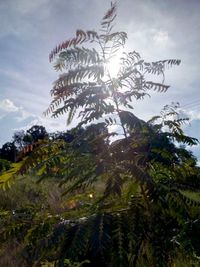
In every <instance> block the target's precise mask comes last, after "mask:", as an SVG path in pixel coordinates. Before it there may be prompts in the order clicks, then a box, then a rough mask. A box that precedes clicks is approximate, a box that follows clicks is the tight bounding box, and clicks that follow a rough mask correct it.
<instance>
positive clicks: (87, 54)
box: [54, 47, 101, 70]
mask: <svg viewBox="0 0 200 267" xmlns="http://www.w3.org/2000/svg"><path fill="white" fill-rule="evenodd" d="M98 63H101V60H100V57H99V54H98V52H97V51H96V50H95V49H94V48H93V49H88V48H84V47H82V48H78V47H75V48H71V49H67V50H66V51H63V52H61V53H60V54H59V56H58V57H57V59H56V62H55V64H54V68H55V70H62V69H64V68H65V69H67V68H72V67H76V66H79V65H88V66H89V65H93V64H94V65H97V64H98Z"/></svg>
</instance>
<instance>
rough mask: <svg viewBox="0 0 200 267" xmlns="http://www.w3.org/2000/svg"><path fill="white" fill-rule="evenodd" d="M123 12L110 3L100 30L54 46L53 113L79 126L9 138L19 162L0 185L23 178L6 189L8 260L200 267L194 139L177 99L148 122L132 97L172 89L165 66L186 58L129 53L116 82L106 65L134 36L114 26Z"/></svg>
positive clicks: (1, 249) (3, 254) (1, 247)
mask: <svg viewBox="0 0 200 267" xmlns="http://www.w3.org/2000/svg"><path fill="white" fill-rule="evenodd" d="M115 18H116V5H115V4H112V5H111V8H110V9H109V10H108V11H107V12H106V14H105V16H104V17H103V19H102V22H101V30H100V32H99V33H98V32H95V31H83V30H77V32H76V36H75V38H72V39H70V40H67V41H65V42H64V43H62V44H60V45H59V46H58V47H56V48H55V49H54V50H53V51H52V52H51V54H50V61H52V60H54V61H55V64H54V67H55V69H56V70H58V71H65V73H62V74H61V75H60V76H59V78H58V79H57V81H55V83H54V87H53V89H52V90H51V94H52V97H53V100H52V102H51V104H50V107H49V108H48V109H47V111H46V114H52V116H54V117H57V116H59V115H60V114H64V113H66V114H67V116H68V117H67V118H68V119H67V121H68V123H71V122H72V121H73V120H75V117H76V115H77V113H78V117H79V123H78V125H77V127H76V128H74V129H71V130H70V131H68V132H66V133H55V134H51V135H50V134H48V133H47V132H46V130H45V129H44V128H42V126H34V127H33V129H32V130H31V131H29V132H27V133H22V134H18V135H15V138H14V140H15V141H13V142H11V143H8V144H7V146H4V149H3V155H5V156H4V158H5V159H7V160H9V159H10V160H11V161H13V162H15V163H13V164H15V165H11V169H10V170H8V171H6V170H4V169H3V173H2V176H0V181H1V187H2V188H3V189H5V188H6V187H7V185H8V187H9V183H10V181H12V182H14V181H16V182H15V184H14V185H13V186H12V187H11V188H10V189H8V190H6V191H3V190H2V191H1V192H0V198H1V203H2V204H1V207H0V221H1V226H0V233H1V238H0V265H2V266H6V265H7V266H11V267H12V266H20V267H21V266H22V267H23V266H24V267H26V266H56V267H63V266H71V267H72V266H74V267H75V266H76V267H78V266H96V267H98V266H101V267H102V266H111V267H115V266H120V267H127V266H132V267H143V266H161V267H165V266H170V267H174V266H176V267H178V266H191V267H192V266H199V264H200V262H199V257H200V238H199V237H200V219H199V206H200V198H199V193H200V168H199V167H198V166H197V160H196V158H195V157H194V156H193V155H192V153H191V152H189V151H188V150H187V149H186V148H185V145H187V146H191V145H196V144H197V143H198V140H197V139H195V138H192V137H189V136H186V135H185V134H184V132H183V130H182V128H181V126H182V124H184V123H185V122H186V121H187V119H185V118H181V117H180V115H179V113H178V107H179V106H178V105H177V104H175V103H173V104H172V105H167V106H165V107H164V108H163V110H162V111H161V113H160V115H158V116H155V117H153V118H152V119H151V120H149V121H147V122H145V121H143V120H141V119H139V118H138V117H136V116H135V115H134V113H132V112H131V110H132V108H133V107H132V105H133V99H136V100H140V99H143V98H144V97H145V96H147V95H149V93H150V92H151V90H155V91H158V92H163V93H164V92H165V91H166V90H167V89H168V88H169V86H168V85H165V84H164V83H163V78H164V71H165V68H166V67H170V66H172V65H179V64H180V60H176V59H168V60H160V61H156V62H145V61H144V60H143V59H142V58H141V56H140V54H139V53H137V52H135V51H134V52H130V53H123V56H122V58H121V61H120V62H121V65H120V69H119V72H118V74H117V75H116V77H114V78H113V77H112V75H111V74H110V71H109V68H108V62H109V61H110V60H111V59H112V58H113V56H115V55H116V53H119V52H120V49H121V48H122V47H123V46H124V45H125V42H126V39H127V35H126V33H125V32H113V25H114V21H115ZM83 44H84V45H85V46H84V47H83ZM93 45H94V46H93ZM92 46H93V47H92ZM155 75H156V76H158V78H159V77H160V76H161V80H162V81H161V82H158V78H156V82H154V81H153V78H154V76H155ZM150 77H151V78H152V79H150ZM149 79H150V80H149ZM110 126H115V127H113V128H115V129H116V130H115V131H113V132H111V131H110ZM25 137H26V138H25ZM16 144H18V145H17V146H16ZM8 152H9V153H10V154H9V153H8ZM11 152H12V153H11ZM1 155H2V153H1ZM13 155H14V157H13ZM6 157H7V158H6ZM16 161H18V163H16ZM12 166H13V167H14V168H12Z"/></svg>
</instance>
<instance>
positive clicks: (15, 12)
mask: <svg viewBox="0 0 200 267" xmlns="http://www.w3.org/2000/svg"><path fill="white" fill-rule="evenodd" d="M109 6H110V1H108V0H101V1H99V0H34V1H32V0H0V25H1V27H0V145H2V144H3V143H5V142H7V141H9V140H10V139H11V137H12V135H13V133H14V131H16V130H19V129H27V128H30V127H31V126H32V125H34V124H40V125H41V124H42V125H44V126H45V127H46V129H47V130H48V131H58V130H65V129H67V126H66V118H65V116H63V117H62V118H58V119H52V118H47V117H44V116H43V115H42V113H43V111H45V110H46V108H47V107H48V105H49V103H50V101H51V97H50V93H49V92H50V90H51V88H52V84H53V81H55V80H56V79H57V77H58V73H56V72H55V70H54V69H53V66H52V64H50V63H49V60H48V56H49V53H50V52H51V50H52V49H53V48H54V47H55V46H56V45H57V44H59V43H60V42H62V41H64V40H67V39H69V38H71V37H73V36H74V34H75V31H76V29H80V28H81V29H83V30H98V29H99V27H100V21H101V18H102V16H103V15H104V14H105V11H106V10H107V9H108V8H109ZM199 12H200V1H199V0H190V1H188V0H121V1H120V0H119V1H118V14H117V22H116V29H117V30H121V31H126V32H127V34H128V41H127V45H126V51H133V50H135V51H138V52H139V53H140V55H141V56H142V57H143V58H144V59H145V60H146V61H156V60H161V59H168V58H177V59H181V65H180V66H178V67H173V68H172V69H170V70H168V71H167V72H166V83H167V84H169V85H171V87H170V89H169V90H168V92H166V93H165V94H160V93H155V92H152V94H151V98H146V99H145V100H143V101H138V102H137V103H135V104H134V107H135V110H134V112H135V114H136V115H137V116H139V117H140V118H142V119H149V118H150V117H151V116H153V115H157V114H158V113H159V112H160V110H161V109H162V107H163V106H164V105H166V104H170V103H171V102H172V101H173V102H179V103H180V104H181V106H182V110H183V112H184V114H185V115H186V116H188V117H189V118H190V124H189V125H188V126H185V131H186V133H187V134H190V135H191V136H193V137H196V138H199V139H200V88H199V85H200V75H199V71H200V56H199V55H200V16H199ZM192 150H193V151H194V153H195V155H197V156H198V158H199V159H200V146H197V147H195V148H192Z"/></svg>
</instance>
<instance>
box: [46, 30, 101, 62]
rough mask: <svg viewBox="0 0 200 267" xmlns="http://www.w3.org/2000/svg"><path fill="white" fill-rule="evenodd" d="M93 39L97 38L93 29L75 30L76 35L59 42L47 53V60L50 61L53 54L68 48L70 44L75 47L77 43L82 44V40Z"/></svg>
mask: <svg viewBox="0 0 200 267" xmlns="http://www.w3.org/2000/svg"><path fill="white" fill-rule="evenodd" d="M95 39H98V34H97V32H95V31H83V30H80V29H79V30H77V31H76V37H74V38H72V39H69V40H67V41H65V42H63V43H62V44H59V45H58V46H56V47H55V48H54V49H53V50H52V51H51V53H50V55H49V61H50V62H51V61H52V60H53V59H54V58H55V56H56V55H57V54H58V53H60V52H61V51H62V50H66V49H68V48H70V47H71V46H73V47H76V46H77V45H80V44H82V43H83V42H88V41H90V42H92V41H94V40H95Z"/></svg>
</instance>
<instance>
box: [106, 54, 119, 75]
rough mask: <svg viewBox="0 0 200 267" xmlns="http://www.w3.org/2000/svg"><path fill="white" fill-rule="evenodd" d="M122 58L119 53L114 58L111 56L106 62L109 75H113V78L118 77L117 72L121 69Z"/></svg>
mask: <svg viewBox="0 0 200 267" xmlns="http://www.w3.org/2000/svg"><path fill="white" fill-rule="evenodd" d="M120 58H121V54H120V53H119V54H117V55H115V56H113V57H112V58H110V59H109V60H108V62H107V63H106V69H107V71H108V73H109V75H110V76H111V78H116V77H117V74H118V72H119V70H120Z"/></svg>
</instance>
